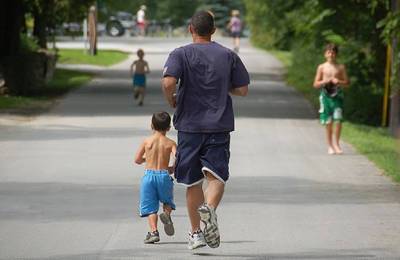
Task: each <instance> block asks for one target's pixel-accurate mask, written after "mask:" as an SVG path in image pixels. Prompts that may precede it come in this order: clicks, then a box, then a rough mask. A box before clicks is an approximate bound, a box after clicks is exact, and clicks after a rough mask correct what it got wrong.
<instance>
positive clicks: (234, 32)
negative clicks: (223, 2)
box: [228, 10, 242, 53]
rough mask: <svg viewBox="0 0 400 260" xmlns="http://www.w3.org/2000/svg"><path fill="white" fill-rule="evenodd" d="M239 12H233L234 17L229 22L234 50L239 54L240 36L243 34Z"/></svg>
mask: <svg viewBox="0 0 400 260" xmlns="http://www.w3.org/2000/svg"><path fill="white" fill-rule="evenodd" d="M239 15H240V12H239V10H232V17H231V19H230V21H229V24H228V28H229V30H230V31H231V36H232V38H233V50H234V51H235V52H236V53H237V52H239V46H240V34H241V32H242V21H241V20H240V18H239Z"/></svg>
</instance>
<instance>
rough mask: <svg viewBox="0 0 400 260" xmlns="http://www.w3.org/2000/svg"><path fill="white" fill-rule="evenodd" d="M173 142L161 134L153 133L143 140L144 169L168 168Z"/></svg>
mask: <svg viewBox="0 0 400 260" xmlns="http://www.w3.org/2000/svg"><path fill="white" fill-rule="evenodd" d="M174 146H175V142H174V141H172V140H171V139H169V138H168V137H166V136H164V135H161V134H157V133H156V134H154V135H152V136H150V137H149V138H147V139H146V140H145V157H146V169H152V170H163V169H168V166H169V161H170V156H171V153H172V150H173V148H174Z"/></svg>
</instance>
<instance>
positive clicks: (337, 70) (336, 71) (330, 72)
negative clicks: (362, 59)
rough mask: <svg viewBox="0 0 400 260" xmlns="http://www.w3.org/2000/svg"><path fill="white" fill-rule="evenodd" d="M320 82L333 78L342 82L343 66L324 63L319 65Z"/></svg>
mask: <svg viewBox="0 0 400 260" xmlns="http://www.w3.org/2000/svg"><path fill="white" fill-rule="evenodd" d="M321 68H322V80H324V81H327V80H331V79H333V78H336V79H339V80H343V79H344V78H343V65H341V64H337V63H329V62H325V63H323V64H321Z"/></svg>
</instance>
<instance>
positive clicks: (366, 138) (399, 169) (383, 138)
mask: <svg viewBox="0 0 400 260" xmlns="http://www.w3.org/2000/svg"><path fill="white" fill-rule="evenodd" d="M343 139H344V140H345V141H347V142H349V143H351V144H352V145H353V146H354V148H355V149H356V150H357V151H358V152H359V153H361V154H363V155H365V156H367V157H368V159H369V160H371V161H372V162H374V163H375V164H376V165H377V166H378V167H379V168H381V169H382V170H384V172H385V174H386V175H388V176H390V177H392V179H393V180H394V181H396V182H399V183H400V160H399V159H400V154H399V148H398V147H399V142H398V140H395V139H394V138H393V137H392V136H390V135H389V133H388V130H387V128H382V127H372V126H366V125H359V124H353V123H350V122H346V123H344V126H343Z"/></svg>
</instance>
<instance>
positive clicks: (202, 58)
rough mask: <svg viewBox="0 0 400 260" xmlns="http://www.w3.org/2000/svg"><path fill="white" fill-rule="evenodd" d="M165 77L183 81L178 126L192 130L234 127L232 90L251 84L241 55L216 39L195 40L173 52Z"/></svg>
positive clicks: (226, 129)
mask: <svg viewBox="0 0 400 260" xmlns="http://www.w3.org/2000/svg"><path fill="white" fill-rule="evenodd" d="M163 76H164V77H166V76H172V77H174V78H176V79H177V80H179V87H178V89H177V93H176V102H177V106H176V111H175V114H174V119H173V122H174V126H175V128H176V129H177V130H178V131H183V132H192V133H215V132H230V131H233V130H234V117H233V108H232V99H231V97H230V95H229V90H230V89H232V88H237V87H242V86H247V85H248V84H249V82H250V80H249V74H248V72H247V70H246V68H245V67H244V65H243V63H242V61H241V60H240V58H239V56H237V55H236V53H234V52H233V51H231V50H229V49H228V48H225V47H223V46H222V45H220V44H218V43H216V42H209V43H192V44H189V45H186V46H183V47H180V48H177V49H175V50H174V51H173V52H171V53H170V55H169V57H168V59H167V62H166V63H165V66H164V72H163Z"/></svg>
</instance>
